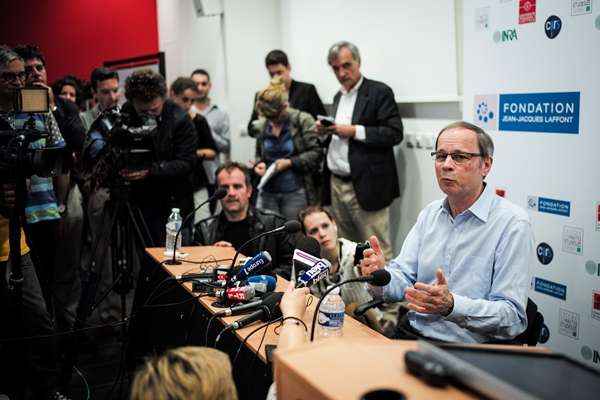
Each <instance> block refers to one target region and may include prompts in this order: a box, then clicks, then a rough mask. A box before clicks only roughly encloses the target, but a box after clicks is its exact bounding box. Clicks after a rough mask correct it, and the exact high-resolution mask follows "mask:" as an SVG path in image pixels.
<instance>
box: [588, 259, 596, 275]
mask: <svg viewBox="0 0 600 400" xmlns="http://www.w3.org/2000/svg"><path fill="white" fill-rule="evenodd" d="M585 270H586V271H587V273H588V274H590V275H596V274H597V272H598V265H597V264H596V263H595V262H594V261H592V260H588V261H586V263H585Z"/></svg>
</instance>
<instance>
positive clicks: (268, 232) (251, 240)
mask: <svg viewBox="0 0 600 400" xmlns="http://www.w3.org/2000/svg"><path fill="white" fill-rule="evenodd" d="M290 222H291V221H286V222H285V223H284V224H283V225H282V226H279V227H277V228H275V229H271V230H270V231H266V232H263V233H261V234H259V235H257V236H255V237H253V238H250V239H248V240H246V241H245V242H244V243H243V244H242V245H241V246H240V248H239V249H237V250H236V252H235V255H234V256H233V260H232V261H231V266H230V268H229V271H230V272H231V271H233V268H234V267H235V261H236V260H237V258H238V256H239V255H240V252H241V251H242V250H243V249H244V248H245V247H246V246H248V245H249V244H250V243H252V242H254V241H255V240H258V239H260V238H262V237H263V236H267V235H270V234H272V233H279V232H287V231H289V230H290V229H294V227H290V226H288V223H290ZM294 222H295V221H294ZM297 228H298V229H296V230H293V232H297V231H298V230H299V228H300V227H299V226H298V227H297Z"/></svg>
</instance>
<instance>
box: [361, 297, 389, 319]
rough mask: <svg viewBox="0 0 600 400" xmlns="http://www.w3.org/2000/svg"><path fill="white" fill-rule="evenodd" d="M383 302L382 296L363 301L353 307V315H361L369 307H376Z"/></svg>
mask: <svg viewBox="0 0 600 400" xmlns="http://www.w3.org/2000/svg"><path fill="white" fill-rule="evenodd" d="M384 303H385V300H384V299H383V298H378V299H373V300H371V301H367V302H366V303H363V304H361V305H359V306H358V307H356V308H355V309H354V315H356V316H357V317H362V316H363V315H364V314H365V313H366V312H367V311H369V310H370V309H371V308H375V307H378V306H380V305H382V304H384Z"/></svg>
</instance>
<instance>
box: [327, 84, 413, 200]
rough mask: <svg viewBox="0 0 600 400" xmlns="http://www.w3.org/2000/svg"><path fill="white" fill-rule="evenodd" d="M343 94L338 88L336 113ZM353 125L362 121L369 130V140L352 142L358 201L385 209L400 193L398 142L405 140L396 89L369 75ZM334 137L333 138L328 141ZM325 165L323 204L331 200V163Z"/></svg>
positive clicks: (350, 157)
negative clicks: (397, 166)
mask: <svg viewBox="0 0 600 400" xmlns="http://www.w3.org/2000/svg"><path fill="white" fill-rule="evenodd" d="M340 96H341V92H338V93H336V95H335V96H334V98H333V109H334V115H335V112H337V108H338V104H339V101H340ZM352 125H362V126H364V127H365V131H366V141H364V142H362V141H359V140H353V139H351V140H350V142H349V146H348V147H349V148H348V159H349V161H350V173H351V176H352V183H353V186H354V191H355V192H356V197H357V200H358V204H359V205H360V206H361V208H362V209H363V210H365V211H377V210H381V209H382V208H384V207H387V206H389V205H390V204H391V203H392V201H393V200H394V199H395V198H396V197H398V196H400V185H399V182H398V172H397V171H396V162H395V159H394V146H395V145H397V144H399V143H400V142H401V141H402V137H403V126H402V119H401V118H400V113H399V112H398V106H397V105H396V100H395V99H394V92H393V91H392V89H391V88H390V87H389V86H387V85H386V84H385V83H382V82H377V81H373V80H370V79H366V78H365V79H364V80H363V83H362V85H361V87H360V88H359V89H358V95H357V98H356V104H355V105H354V111H353V114H352ZM330 141H331V138H329V140H327V142H326V145H329V142H330ZM325 164H327V163H325ZM325 167H326V168H325V175H326V179H325V185H324V188H323V204H330V203H331V189H330V179H329V178H328V176H329V174H330V172H329V170H328V169H327V165H325Z"/></svg>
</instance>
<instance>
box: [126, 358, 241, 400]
mask: <svg viewBox="0 0 600 400" xmlns="http://www.w3.org/2000/svg"><path fill="white" fill-rule="evenodd" d="M237 398H238V397H237V392H236V389H235V384H234V382H233V378H232V373H231V363H230V362H229V357H228V356H227V355H226V354H225V353H223V352H221V351H219V350H215V349H210V348H207V347H191V346H190V347H180V348H177V349H173V350H169V351H167V352H166V353H165V354H164V355H162V356H160V357H153V358H152V359H149V360H147V361H146V363H145V364H144V366H143V367H142V368H141V369H140V370H139V371H138V372H137V373H136V375H135V378H134V380H133V384H132V385H131V399H132V400H165V399H169V400H184V399H193V400H237Z"/></svg>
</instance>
